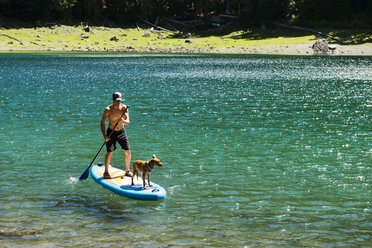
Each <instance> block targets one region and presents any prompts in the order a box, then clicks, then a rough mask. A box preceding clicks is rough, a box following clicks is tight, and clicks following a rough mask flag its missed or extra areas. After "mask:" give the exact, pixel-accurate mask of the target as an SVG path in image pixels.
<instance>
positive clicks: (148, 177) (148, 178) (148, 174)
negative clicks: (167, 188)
mask: <svg viewBox="0 0 372 248" xmlns="http://www.w3.org/2000/svg"><path fill="white" fill-rule="evenodd" d="M150 175H151V173H147V182H148V183H149V186H150V187H151V186H152V185H151V183H150Z"/></svg>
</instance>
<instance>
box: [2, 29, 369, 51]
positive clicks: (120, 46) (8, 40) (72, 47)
mask: <svg viewBox="0 0 372 248" xmlns="http://www.w3.org/2000/svg"><path fill="white" fill-rule="evenodd" d="M247 34H248V33H247V32H244V31H236V32H233V33H230V34H227V35H224V36H212V35H211V36H207V37H200V36H195V37H193V36H189V37H187V38H180V37H177V36H175V35H174V33H165V32H160V31H157V30H153V29H121V28H104V27H91V28H90V31H89V32H86V31H84V27H83V26H77V27H71V26H53V27H48V28H46V27H43V28H23V29H2V28H0V53H22V52H30V53H33V52H35V53H38V52H39V53H44V52H60V53H64V52H68V53H75V52H77V53H144V54H159V53H161V54H242V55H243V54H247V55H248V54H262V55H325V56H327V55H330V56H372V43H365V44H359V45H340V44H334V43H332V45H334V46H335V48H336V49H335V50H332V51H329V52H328V53H326V54H317V53H314V51H313V49H312V48H311V47H312V45H313V44H314V43H315V41H316V40H318V39H319V37H316V36H315V35H305V36H304V35H302V36H300V35H298V36H295V35H293V34H291V36H284V35H283V36H275V37H268V38H263V37H261V38H260V39H253V38H249V37H248V36H247Z"/></svg>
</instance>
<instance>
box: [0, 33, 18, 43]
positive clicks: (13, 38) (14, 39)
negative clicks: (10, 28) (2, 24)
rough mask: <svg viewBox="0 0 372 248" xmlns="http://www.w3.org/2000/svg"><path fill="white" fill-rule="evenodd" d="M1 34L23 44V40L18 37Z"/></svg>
mask: <svg viewBox="0 0 372 248" xmlns="http://www.w3.org/2000/svg"><path fill="white" fill-rule="evenodd" d="M0 35H2V36H5V37H8V38H9V39H11V40H15V41H18V42H19V43H21V44H23V42H22V41H21V40H18V39H16V38H14V37H12V36H9V35H7V34H0Z"/></svg>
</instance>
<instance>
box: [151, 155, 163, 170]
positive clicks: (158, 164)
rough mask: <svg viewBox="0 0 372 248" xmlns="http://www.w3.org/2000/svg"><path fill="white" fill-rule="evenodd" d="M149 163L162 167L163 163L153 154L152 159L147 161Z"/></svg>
mask: <svg viewBox="0 0 372 248" xmlns="http://www.w3.org/2000/svg"><path fill="white" fill-rule="evenodd" d="M149 163H150V165H151V166H152V167H154V166H159V167H162V166H163V164H162V163H161V162H160V159H158V158H157V157H156V156H155V155H152V159H151V160H150V161H149Z"/></svg>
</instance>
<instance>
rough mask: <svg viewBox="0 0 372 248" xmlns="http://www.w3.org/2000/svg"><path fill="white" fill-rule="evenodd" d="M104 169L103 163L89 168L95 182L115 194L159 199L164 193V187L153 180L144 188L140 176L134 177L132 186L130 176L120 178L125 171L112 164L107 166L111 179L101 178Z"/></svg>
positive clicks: (140, 198)
mask: <svg viewBox="0 0 372 248" xmlns="http://www.w3.org/2000/svg"><path fill="white" fill-rule="evenodd" d="M104 171H105V166H104V165H93V166H92V167H91V170H90V172H91V175H92V177H93V179H94V180H95V181H96V182H97V183H99V184H101V185H102V186H103V187H105V188H106V189H109V190H111V191H112V192H114V193H116V194H119V195H123V196H126V197H129V198H133V199H137V200H160V199H163V198H164V197H165V195H166V192H165V189H164V188H163V187H161V186H160V185H158V184H156V183H153V182H151V185H152V186H151V187H150V186H148V185H147V188H146V189H144V188H143V182H142V178H141V177H138V179H137V177H134V185H133V186H132V178H131V177H123V178H122V176H123V175H124V174H125V171H123V170H120V169H118V168H115V167H112V166H110V167H109V173H110V176H111V179H104V178H103V173H104ZM146 183H147V180H146Z"/></svg>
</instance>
